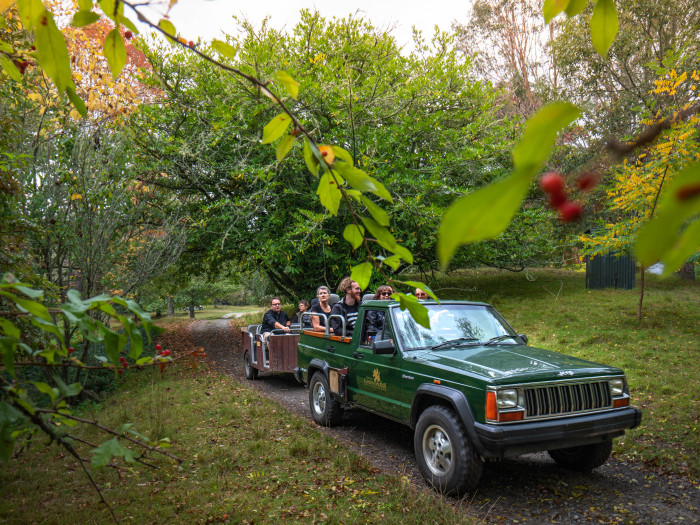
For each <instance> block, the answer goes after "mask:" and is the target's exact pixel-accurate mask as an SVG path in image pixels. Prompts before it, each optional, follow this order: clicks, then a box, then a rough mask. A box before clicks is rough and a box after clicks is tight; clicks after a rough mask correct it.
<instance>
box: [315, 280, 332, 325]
mask: <svg viewBox="0 0 700 525" xmlns="http://www.w3.org/2000/svg"><path fill="white" fill-rule="evenodd" d="M316 298H317V302H316V304H315V305H313V306H312V307H311V312H312V313H315V314H326V317H328V316H329V315H331V310H332V308H331V305H330V304H328V300H329V299H330V298H331V291H330V289H329V288H328V286H319V287H318V288H317V289H316ZM311 325H312V326H313V330H314V332H325V331H326V321H325V320H324V319H323V317H321V316H319V315H312V316H311ZM330 331H331V332H333V329H332V328H331V329H330Z"/></svg>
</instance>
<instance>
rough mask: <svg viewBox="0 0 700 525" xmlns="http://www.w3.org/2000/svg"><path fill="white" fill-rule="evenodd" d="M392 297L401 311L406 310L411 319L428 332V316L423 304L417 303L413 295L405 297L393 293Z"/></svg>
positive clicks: (401, 294) (404, 295)
mask: <svg viewBox="0 0 700 525" xmlns="http://www.w3.org/2000/svg"><path fill="white" fill-rule="evenodd" d="M394 297H395V298H396V299H398V300H399V308H401V310H406V309H407V308H408V311H409V313H410V314H411V317H413V319H415V321H416V322H417V323H418V324H419V325H421V326H424V327H425V328H427V329H428V330H430V316H429V315H428V309H427V308H426V307H425V305H424V304H421V303H420V302H418V299H416V296H415V295H406V294H403V293H399V292H395V293H394Z"/></svg>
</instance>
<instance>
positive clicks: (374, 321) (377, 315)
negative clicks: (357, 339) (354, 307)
mask: <svg viewBox="0 0 700 525" xmlns="http://www.w3.org/2000/svg"><path fill="white" fill-rule="evenodd" d="M393 293H394V289H393V288H392V287H391V286H389V285H388V284H385V285H383V286H380V287H379V288H377V292H376V293H375V294H374V297H373V298H372V299H373V300H377V299H379V300H381V301H388V300H389V299H391V294H393ZM383 329H384V312H380V311H377V310H370V311H369V312H367V334H369V335H376V334H380V333H381V332H382V330H383Z"/></svg>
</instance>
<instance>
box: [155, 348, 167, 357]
mask: <svg viewBox="0 0 700 525" xmlns="http://www.w3.org/2000/svg"><path fill="white" fill-rule="evenodd" d="M162 348H163V347H162V346H160V345H156V350H158V356H157V357H168V356H169V355H170V350H161V349H162Z"/></svg>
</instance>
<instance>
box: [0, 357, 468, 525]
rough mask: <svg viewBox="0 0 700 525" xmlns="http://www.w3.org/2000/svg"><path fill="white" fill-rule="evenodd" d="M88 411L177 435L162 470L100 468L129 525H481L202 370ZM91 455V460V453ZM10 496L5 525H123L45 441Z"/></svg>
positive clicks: (19, 472) (13, 480) (8, 485)
mask: <svg viewBox="0 0 700 525" xmlns="http://www.w3.org/2000/svg"><path fill="white" fill-rule="evenodd" d="M93 412H94V413H93ZM81 415H82V417H87V418H91V417H94V416H96V417H98V418H99V420H100V421H101V422H103V423H105V424H108V425H111V426H113V427H118V426H119V425H121V424H123V423H125V422H129V421H137V422H138V425H137V426H136V427H135V429H137V430H138V431H139V432H141V433H142V434H144V435H147V436H149V437H150V438H152V439H156V438H162V437H164V436H169V437H170V439H171V442H172V448H170V449H168V450H169V452H171V453H172V454H174V455H176V456H178V457H180V458H181V459H182V460H183V462H182V464H180V465H177V464H174V463H172V462H170V460H167V461H164V460H163V458H162V457H161V458H159V457H158V456H157V455H149V457H148V458H146V459H147V462H148V463H151V464H154V465H157V466H158V467H159V468H158V469H157V470H153V469H150V468H147V467H144V466H139V467H138V468H131V466H128V465H127V466H125V465H124V464H123V463H122V462H119V465H120V467H121V468H120V469H119V470H118V471H117V470H116V469H112V468H104V469H102V470H98V471H93V472H94V477H95V480H96V482H97V483H98V484H99V486H100V487H101V488H102V492H103V495H104V497H105V499H106V501H107V502H108V503H109V504H110V506H111V507H112V508H113V509H114V511H115V513H116V515H117V517H118V518H119V520H120V521H122V522H125V523H187V524H190V523H207V524H209V523H236V524H238V523H251V524H252V523H279V522H289V523H316V522H323V523H397V524H398V523H428V522H429V523H457V522H459V523H469V522H472V523H475V522H476V519H474V520H472V519H470V518H468V517H467V518H466V521H465V517H464V514H463V513H464V510H463V509H462V510H461V511H460V512H459V514H458V513H457V512H456V511H455V509H454V507H453V506H452V505H449V504H446V503H444V502H443V501H442V500H441V498H440V497H439V496H438V495H437V494H433V493H430V492H418V491H416V490H414V489H412V488H411V487H410V486H409V485H408V484H407V481H406V480H404V479H401V478H397V477H390V476H385V475H382V474H380V473H379V472H378V471H377V470H376V469H374V468H373V467H371V465H370V464H368V463H367V462H366V461H365V460H364V459H362V458H361V457H359V456H357V455H355V454H354V453H352V452H350V451H348V450H347V449H345V448H344V447H343V446H342V445H339V444H338V443H337V442H335V441H334V440H333V439H332V438H330V437H328V436H326V435H324V434H322V433H321V432H319V431H318V430H317V428H316V426H315V425H314V424H313V423H311V422H309V421H305V420H301V419H299V418H296V417H294V416H292V415H290V414H289V413H287V412H286V411H285V410H284V409H282V408H281V407H280V406H279V405H277V404H276V403H274V402H271V401H269V400H267V399H265V398H262V397H260V396H259V395H258V394H257V393H255V392H253V391H251V390H250V389H249V388H247V387H246V386H244V385H242V384H241V383H239V382H238V381H237V380H235V379H234V378H232V377H229V376H225V375H221V374H219V373H217V372H215V371H212V370H209V369H207V367H206V366H205V365H202V364H199V365H198V367H197V369H196V370H193V369H192V368H190V366H189V364H188V363H181V364H177V365H175V366H171V367H169V368H168V369H167V370H166V372H165V374H164V376H161V374H160V372H158V371H157V370H149V371H141V372H136V371H129V372H128V373H127V374H125V376H124V380H123V384H122V388H121V389H120V391H119V393H117V394H115V395H112V396H110V397H109V398H108V399H106V400H105V401H104V403H103V404H102V405H101V406H99V407H93V409H87V408H86V409H85V410H84V411H83V413H82V414H81ZM71 432H75V430H71ZM80 435H81V436H82V437H83V438H84V439H86V440H87V441H93V442H100V441H102V440H104V438H100V437H97V436H95V435H93V434H92V433H91V432H87V433H84V432H83V433H81V434H80ZM82 450H83V455H84V456H86V457H89V447H82ZM166 459H167V458H166ZM0 495H1V496H2V497H1V498H0V522H2V523H6V522H10V523H56V524H62V523H65V524H72V523H85V524H88V523H108V522H110V521H111V517H110V514H109V511H108V510H107V508H106V507H105V506H104V505H103V504H101V503H100V500H99V497H98V495H97V493H96V491H95V489H94V487H93V486H92V485H91V484H90V482H89V481H88V479H87V478H86V477H85V475H84V474H83V472H82V470H81V468H80V467H79V466H78V465H77V464H76V461H75V460H73V458H72V457H70V456H69V455H68V454H67V453H66V452H65V451H64V450H62V449H60V448H58V447H57V446H55V445H46V444H45V442H44V443H42V444H39V443H36V444H35V445H34V446H33V448H32V449H31V451H30V453H25V454H23V455H22V456H20V457H19V458H17V459H13V460H12V461H11V462H10V463H9V465H8V467H7V468H6V469H4V470H2V471H0Z"/></svg>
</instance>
